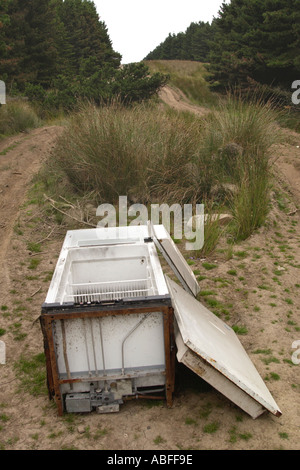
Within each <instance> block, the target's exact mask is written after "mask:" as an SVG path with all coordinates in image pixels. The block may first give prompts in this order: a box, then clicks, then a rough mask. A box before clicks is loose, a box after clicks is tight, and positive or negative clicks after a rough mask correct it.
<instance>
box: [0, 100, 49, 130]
mask: <svg viewBox="0 0 300 470" xmlns="http://www.w3.org/2000/svg"><path fill="white" fill-rule="evenodd" d="M39 125H40V119H39V118H38V116H37V114H36V112H35V111H34V109H33V108H32V107H31V106H30V104H28V103H27V102H25V101H22V100H14V101H9V102H8V103H7V104H5V105H1V106H0V134H1V135H4V136H8V135H13V134H17V133H18V132H24V131H26V130H27V129H32V128H35V127H38V126H39Z"/></svg>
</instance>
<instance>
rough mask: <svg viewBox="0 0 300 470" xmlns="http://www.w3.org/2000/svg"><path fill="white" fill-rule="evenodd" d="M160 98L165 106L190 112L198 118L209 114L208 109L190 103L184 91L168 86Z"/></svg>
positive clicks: (161, 92) (160, 93)
mask: <svg viewBox="0 0 300 470" xmlns="http://www.w3.org/2000/svg"><path fill="white" fill-rule="evenodd" d="M159 97H160V98H161V100H162V101H163V102H164V103H165V104H167V105H168V106H170V107H171V108H173V109H175V110H177V111H189V112H191V113H195V114H197V115H198V116H203V115H205V114H206V113H208V112H209V110H208V109H207V108H204V107H201V106H196V105H194V104H192V103H190V102H189V101H188V99H187V98H186V96H185V95H184V93H182V91H180V90H178V89H177V90H175V89H174V88H172V87H170V86H168V85H167V86H165V87H164V88H163V89H162V90H161V91H160V92H159Z"/></svg>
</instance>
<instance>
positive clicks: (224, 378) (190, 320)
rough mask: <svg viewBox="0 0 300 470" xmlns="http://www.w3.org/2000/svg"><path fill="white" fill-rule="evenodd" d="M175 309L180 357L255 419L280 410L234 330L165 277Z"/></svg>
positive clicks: (179, 358) (279, 413) (278, 412)
mask: <svg viewBox="0 0 300 470" xmlns="http://www.w3.org/2000/svg"><path fill="white" fill-rule="evenodd" d="M166 282H167V285H168V288H169V291H170V295H171V297H172V302H173V307H174V311H175V319H176V321H175V334H176V345H177V359H178V361H179V362H182V363H184V364H185V365H186V366H187V367H188V368H190V369H191V370H193V371H194V372H195V373H196V374H198V375H199V376H200V377H201V378H202V379H203V380H205V381H206V382H208V383H209V384H210V385H212V386H213V387H214V388H215V389H217V390H218V391H219V392H220V393H222V394H223V395H225V396H226V397H227V398H228V399H229V400H231V401H232V402H233V403H235V404H236V405H237V406H239V407H240V408H242V409H243V410H244V411H245V412H246V413H248V414H249V415H250V416H252V418H254V419H255V418H257V417H258V416H259V415H260V414H262V413H263V412H264V411H266V410H268V411H269V412H271V413H272V414H274V415H275V416H281V414H282V413H281V411H280V409H279V408H278V405H277V404H276V402H275V401H274V399H273V397H272V395H271V394H270V392H269V390H268V388H267V387H266V385H265V383H264V381H263V380H262V378H261V376H260V375H259V373H258V371H257V369H256V368H255V366H254V364H253V363H252V361H251V360H250V358H249V356H248V355H247V353H246V351H245V350H244V348H243V346H242V344H241V342H240V341H239V339H238V337H237V336H236V334H235V332H234V331H233V330H232V328H230V327H229V326H228V325H226V324H225V323H224V322H223V321H222V320H220V319H219V318H218V317H216V315H214V314H213V313H212V312H210V311H209V310H208V309H207V308H206V307H204V306H203V305H202V304H201V303H200V302H198V301H197V300H196V299H195V298H194V297H193V296H192V295H190V294H189V293H188V292H186V291H185V290H184V289H182V288H181V287H180V286H179V285H178V284H176V283H175V282H174V281H172V280H171V279H169V278H168V277H167V276H166Z"/></svg>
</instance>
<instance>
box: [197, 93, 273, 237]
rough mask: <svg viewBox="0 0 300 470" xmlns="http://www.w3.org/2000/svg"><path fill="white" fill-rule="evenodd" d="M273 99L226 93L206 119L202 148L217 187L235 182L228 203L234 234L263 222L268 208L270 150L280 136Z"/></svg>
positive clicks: (244, 234)
mask: <svg viewBox="0 0 300 470" xmlns="http://www.w3.org/2000/svg"><path fill="white" fill-rule="evenodd" d="M276 118H277V114H276V112H275V111H274V109H273V107H272V103H267V104H263V103H262V102H261V101H260V100H257V99H253V100H252V101H249V100H247V101H245V100H243V99H242V98H240V97H237V96H229V98H228V100H227V101H226V102H225V103H223V104H222V105H221V106H220V108H219V109H218V110H216V111H214V112H213V113H211V114H210V115H209V116H208V118H207V122H206V127H205V131H204V136H203V141H202V151H203V153H204V154H205V153H206V154H208V155H210V156H211V158H212V159H213V161H214V170H215V176H216V183H217V186H218V185H219V188H220V191H221V190H222V189H221V188H222V184H224V183H225V184H226V183H227V184H228V183H229V184H231V185H234V191H233V193H232V194H231V196H230V198H229V200H228V204H229V206H230V208H231V210H232V213H233V216H234V220H235V224H236V235H237V237H238V238H241V239H244V238H247V237H248V236H249V235H250V234H251V233H252V232H253V231H254V230H255V229H257V228H259V227H260V226H261V225H262V224H263V223H264V221H265V218H266V215H267V213H268V207H269V191H270V152H271V149H272V146H273V145H274V144H275V143H277V142H279V141H280V138H281V136H280V129H279V127H278V125H277V124H276Z"/></svg>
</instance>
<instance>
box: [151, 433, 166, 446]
mask: <svg viewBox="0 0 300 470" xmlns="http://www.w3.org/2000/svg"><path fill="white" fill-rule="evenodd" d="M153 442H154V444H156V445H159V444H163V443H164V442H165V439H164V438H163V437H161V436H160V435H158V436H156V438H155V439H153Z"/></svg>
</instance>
